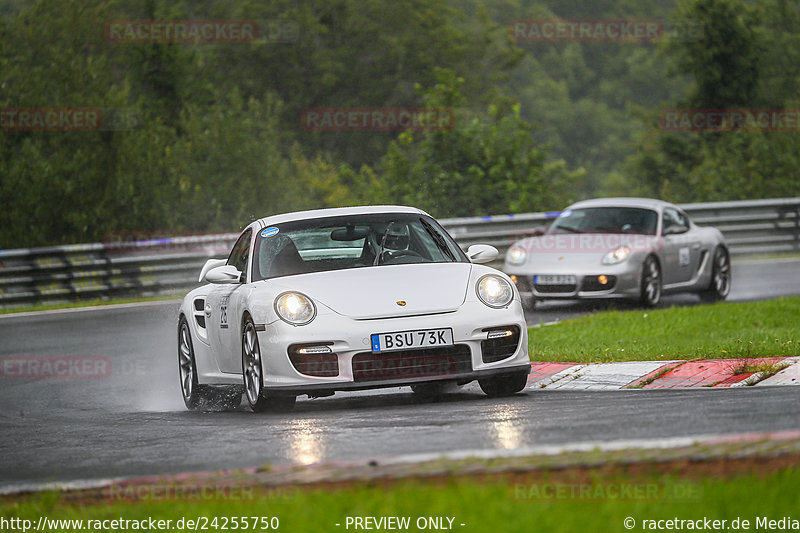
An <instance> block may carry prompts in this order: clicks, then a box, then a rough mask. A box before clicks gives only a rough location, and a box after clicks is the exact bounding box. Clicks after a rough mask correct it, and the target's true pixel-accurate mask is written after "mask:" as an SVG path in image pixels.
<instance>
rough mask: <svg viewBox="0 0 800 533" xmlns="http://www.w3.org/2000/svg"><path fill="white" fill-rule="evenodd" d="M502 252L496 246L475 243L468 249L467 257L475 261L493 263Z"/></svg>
mask: <svg viewBox="0 0 800 533" xmlns="http://www.w3.org/2000/svg"><path fill="white" fill-rule="evenodd" d="M499 253H500V252H498V251H497V248H495V247H494V246H489V245H488V244H473V245H472V246H470V247H469V249H468V250H467V257H469V260H470V261H472V262H473V263H491V262H492V261H494V260H495V259H497V256H498V255H499Z"/></svg>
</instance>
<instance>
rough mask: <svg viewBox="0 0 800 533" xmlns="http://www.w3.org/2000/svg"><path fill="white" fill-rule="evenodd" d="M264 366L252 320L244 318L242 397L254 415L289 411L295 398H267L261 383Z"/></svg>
mask: <svg viewBox="0 0 800 533" xmlns="http://www.w3.org/2000/svg"><path fill="white" fill-rule="evenodd" d="M263 369H264V366H263V364H262V360H261V347H260V346H259V344H258V334H257V333H256V327H255V324H253V319H252V318H250V317H249V316H246V317H245V319H244V328H243V329H242V380H243V382H244V395H245V396H246V397H247V403H248V404H249V405H250V409H252V410H253V412H254V413H264V412H268V411H272V412H279V411H291V409H292V408H293V407H294V404H295V402H296V401H297V397H296V396H289V395H287V396H267V394H266V391H264V383H263Z"/></svg>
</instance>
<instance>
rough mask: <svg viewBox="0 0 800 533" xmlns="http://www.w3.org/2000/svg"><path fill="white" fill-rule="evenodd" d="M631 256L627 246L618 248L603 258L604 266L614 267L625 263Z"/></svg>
mask: <svg viewBox="0 0 800 533" xmlns="http://www.w3.org/2000/svg"><path fill="white" fill-rule="evenodd" d="M630 255H631V249H630V248H628V247H627V246H620V247H619V248H617V249H616V250H612V251H610V252H608V253H607V254H606V255H604V256H603V264H604V265H616V264H617V263H621V262H623V261H625V260H626V259H627V258H628V257H629V256H630Z"/></svg>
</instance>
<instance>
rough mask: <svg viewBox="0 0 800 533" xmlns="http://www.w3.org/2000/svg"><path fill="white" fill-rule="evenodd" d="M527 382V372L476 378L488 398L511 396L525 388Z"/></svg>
mask: <svg viewBox="0 0 800 533" xmlns="http://www.w3.org/2000/svg"><path fill="white" fill-rule="evenodd" d="M527 384H528V374H527V373H525V374H523V373H519V372H518V373H516V374H505V375H502V376H493V377H490V378H483V379H479V380H478V385H480V387H481V390H482V391H483V392H484V394H486V396H488V397H490V398H498V397H501V396H511V395H512V394H516V393H518V392H520V391H521V390H522V389H524V388H525V385H527Z"/></svg>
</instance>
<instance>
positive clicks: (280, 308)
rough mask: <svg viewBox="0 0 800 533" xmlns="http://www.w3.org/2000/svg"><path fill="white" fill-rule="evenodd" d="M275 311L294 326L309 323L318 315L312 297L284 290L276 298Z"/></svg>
mask: <svg viewBox="0 0 800 533" xmlns="http://www.w3.org/2000/svg"><path fill="white" fill-rule="evenodd" d="M275 312H276V313H278V316H279V317H280V318H281V320H283V321H284V322H288V323H289V324H291V325H293V326H302V325H304V324H308V323H309V322H311V321H312V320H314V317H315V316H316V315H317V308H316V307H314V302H312V301H311V299H310V298H309V297H307V296H305V295H303V294H300V293H299V292H284V293H283V294H280V295H279V296H278V297H277V298H275Z"/></svg>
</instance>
